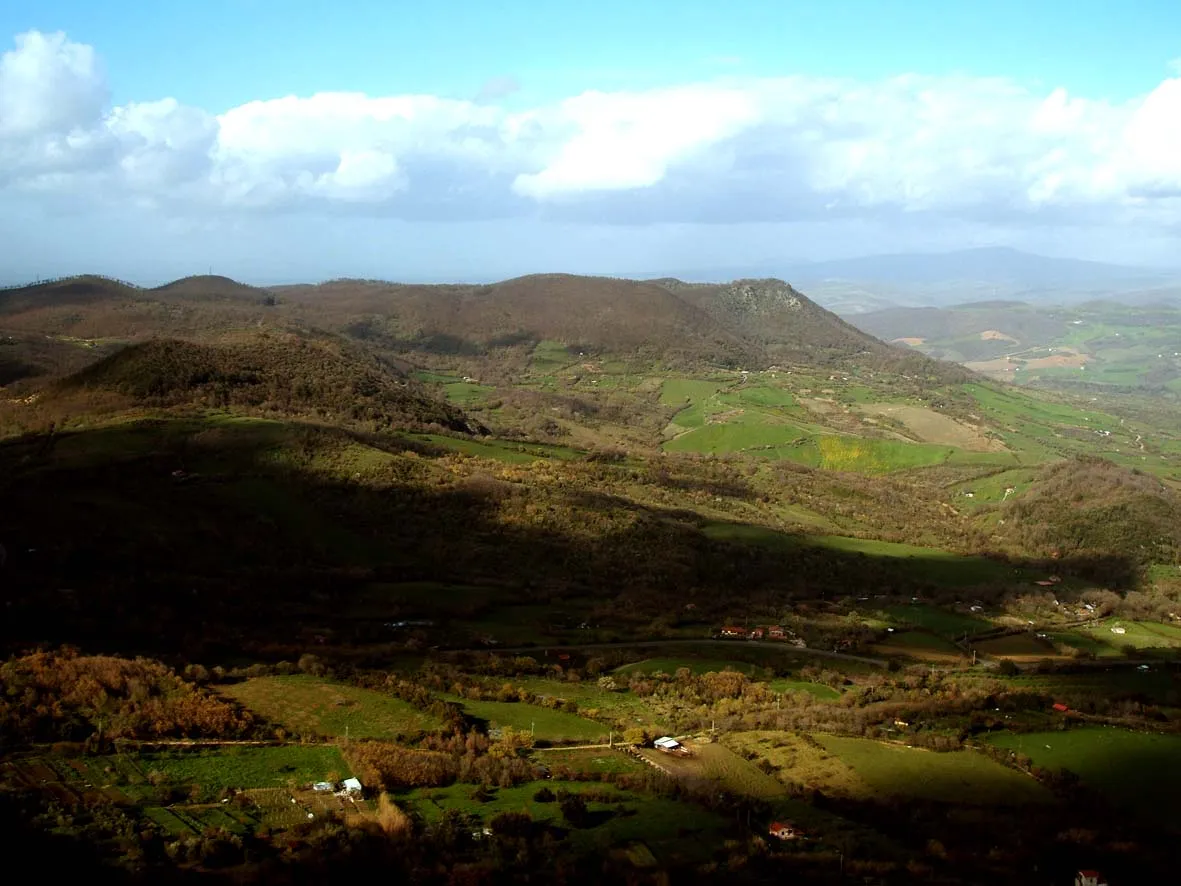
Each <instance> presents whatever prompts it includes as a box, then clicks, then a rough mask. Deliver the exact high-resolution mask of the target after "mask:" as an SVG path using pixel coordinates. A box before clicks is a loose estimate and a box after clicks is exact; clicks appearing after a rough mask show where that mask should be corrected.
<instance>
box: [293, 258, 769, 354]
mask: <svg viewBox="0 0 1181 886" xmlns="http://www.w3.org/2000/svg"><path fill="white" fill-rule="evenodd" d="M279 292H280V293H281V294H282V296H283V298H284V299H285V300H286V301H289V302H291V303H292V305H293V306H294V309H295V310H296V312H297V315H298V316H301V317H306V318H307V319H308V320H309V321H311V322H315V323H317V324H319V325H323V326H326V327H329V328H338V329H343V330H344V331H347V332H348V333H349V334H352V335H355V336H357V337H359V338H363V339H366V340H369V341H371V342H374V343H376V344H379V345H382V346H384V347H386V348H387V349H390V350H396V351H420V352H424V353H428V354H453V355H466V356H478V355H481V354H486V353H488V352H489V351H494V350H498V349H510V348H513V347H514V346H520V345H524V346H527V347H529V348H531V347H532V346H534V345H536V344H537V343H538V342H541V341H546V340H550V341H558V342H561V343H563V344H565V345H569V346H572V347H574V348H577V349H580V350H585V351H590V352H595V353H612V354H621V355H643V356H645V357H647V358H648V359H649V360H651V361H653V362H657V363H663V364H667V365H698V364H703V363H704V364H723V365H726V364H728V365H738V364H741V363H746V362H752V361H757V360H758V359H759V348H758V347H757V346H755V345H753V344H752V343H750V342H748V341H746V340H744V339H743V338H742V336H741V335H739V334H736V333H735V332H734V331H733V330H729V329H727V328H724V326H723V325H722V324H720V323H719V322H717V320H715V319H713V318H711V317H710V316H709V315H708V314H707V313H705V312H704V311H702V310H700V309H699V308H697V307H695V306H693V305H691V304H688V303H687V302H685V301H684V300H682V299H681V298H679V297H677V296H676V295H675V294H674V293H672V292H670V291H669V290H668V289H666V288H664V287H662V286H658V285H655V284H652V283H643V282H637V281H634V280H616V279H610V278H605V277H577V276H572V275H569V274H541V275H533V276H528V277H519V278H516V279H513V280H506V281H504V282H501V283H495V284H492V285H489V286H408V285H400V284H392V283H375V282H368V281H353V280H344V281H334V282H331V283H326V284H322V285H320V286H302V287H292V288H281V289H280V290H279Z"/></svg>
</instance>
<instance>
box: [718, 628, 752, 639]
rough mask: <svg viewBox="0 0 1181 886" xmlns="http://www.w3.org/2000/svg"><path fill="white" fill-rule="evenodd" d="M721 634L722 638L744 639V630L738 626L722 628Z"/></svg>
mask: <svg viewBox="0 0 1181 886" xmlns="http://www.w3.org/2000/svg"><path fill="white" fill-rule="evenodd" d="M721 633H722V636H723V637H745V636H746V628H743V627H739V626H738V625H726V626H725V627H724V628H722V631H721Z"/></svg>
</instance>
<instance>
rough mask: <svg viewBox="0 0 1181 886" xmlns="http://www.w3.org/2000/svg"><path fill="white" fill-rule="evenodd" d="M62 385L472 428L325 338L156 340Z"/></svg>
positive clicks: (147, 397) (385, 423) (386, 423)
mask: <svg viewBox="0 0 1181 886" xmlns="http://www.w3.org/2000/svg"><path fill="white" fill-rule="evenodd" d="M56 389H57V391H59V392H62V393H69V392H77V391H79V390H87V391H93V390H97V391H109V392H114V393H117V394H122V395H125V396H127V397H129V398H133V399H134V400H135V401H136V402H138V403H141V404H144V403H147V404H153V405H176V404H180V403H193V404H197V405H203V406H211V407H219V408H220V407H227V406H245V407H252V408H256V409H261V410H264V411H271V412H280V413H283V414H285V415H295V416H307V415H310V416H320V417H333V418H338V419H343V420H352V421H359V422H365V423H367V424H368V425H369V426H376V427H379V428H380V427H390V426H399V427H405V426H422V425H432V424H433V425H439V426H442V427H445V428H448V429H450V430H455V431H463V432H477V431H479V430H480V429H479V428H477V427H473V426H471V425H469V423H468V422H467V420H466V419H465V418H464V416H463V413H462V412H461V411H460V410H459V409H458V408H457V407H454V406H450V405H448V404H445V403H442V402H440V401H438V400H435V399H433V398H431V397H429V396H428V395H427V394H425V393H424V392H423V391H422V390H421V389H420V388H419V387H418V386H417V385H416V383H414V382H413V381H411V380H409V379H407V378H406V377H405V376H401V375H400V374H397V373H396V371H395V370H393V369H391V368H390V367H387V366H383V365H381V364H379V363H378V362H377V361H376V360H374V359H373V358H370V357H366V356H364V355H361V354H358V353H355V352H354V351H353V349H350V348H344V347H342V346H341V345H340V344H339V343H336V342H332V341H331V340H323V339H321V340H310V339H307V338H302V337H298V336H294V335H259V336H251V337H249V338H246V339H242V340H239V341H236V342H234V343H230V344H224V345H206V344H198V343H194V342H187V341H181V340H178V339H160V340H153V341H149V342H145V343H142V344H135V345H130V346H128V347H127V348H124V349H123V350H121V351H119V352H118V353H116V354H113V355H112V356H110V357H107V358H105V359H103V360H100V361H99V362H98V363H95V364H94V365H92V366H89V367H87V368H86V369H84V370H82V371H81V372H78V373H75V374H74V375H71V376H69V377H68V378H66V379H64V380H63V381H62V382H60V383H59V384H58V385H57V386H56Z"/></svg>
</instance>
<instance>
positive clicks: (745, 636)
mask: <svg viewBox="0 0 1181 886" xmlns="http://www.w3.org/2000/svg"><path fill="white" fill-rule="evenodd" d="M718 636H719V637H722V638H724V639H730V640H764V639H765V640H782V641H783V642H785V643H791V645H792V646H801V647H802V646H803V645H804V641H803V639H802V638H801V637H799V636H797V635H796V633H795V631H792V630H791V629H789V628H785V627H783V626H782V625H767V626H760V627H754V628H746V627H743V626H741V625H725V626H724V627H723V628H722V629H721V630H720V631H718Z"/></svg>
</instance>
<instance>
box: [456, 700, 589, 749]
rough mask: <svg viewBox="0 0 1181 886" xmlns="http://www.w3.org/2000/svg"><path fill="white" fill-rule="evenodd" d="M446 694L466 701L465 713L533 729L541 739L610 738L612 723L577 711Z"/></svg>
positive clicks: (501, 724)
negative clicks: (608, 733)
mask: <svg viewBox="0 0 1181 886" xmlns="http://www.w3.org/2000/svg"><path fill="white" fill-rule="evenodd" d="M446 698H447V699H448V700H449V701H454V702H457V703H459V704H462V705H463V710H464V713H465V714H468V715H469V716H472V717H475V718H476V719H478V720H484V721H485V722H487V723H488V726H489V728H491V729H498V728H503V727H505V726H509V727H511V728H513V729H516V730H519V731H524V732H529V731H530V730H532V731H533V735H534V737H535V738H537V739H538V740H541V741H581V742H598V741H606V739H607V732H608V728H609V727H607V726H604V725H603V724H602V723H596V722H595V721H594V720H588V719H586V718H585V717H580V716H578V715H577V714H567V713H565V712H564V711H555V710H551V709H550V708H543V707H540V706H539V705H531V704H523V703H521V702H511V701H472V700H471V699H466V698H459V697H455V696H446Z"/></svg>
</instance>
